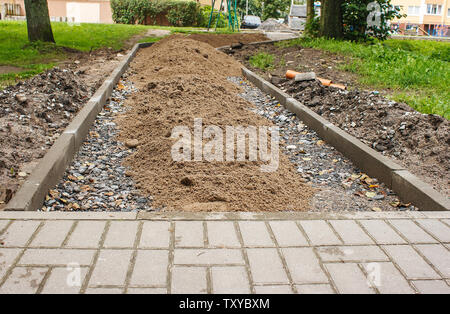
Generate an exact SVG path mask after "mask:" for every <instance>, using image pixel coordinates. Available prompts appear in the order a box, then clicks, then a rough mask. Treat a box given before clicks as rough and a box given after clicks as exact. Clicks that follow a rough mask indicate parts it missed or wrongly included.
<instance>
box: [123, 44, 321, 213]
mask: <svg viewBox="0 0 450 314" xmlns="http://www.w3.org/2000/svg"><path fill="white" fill-rule="evenodd" d="M131 68H132V73H133V75H132V77H131V80H132V81H134V82H136V85H137V87H138V88H139V89H140V91H139V92H138V93H136V94H134V95H133V96H132V98H131V99H129V100H128V101H127V104H126V105H127V106H129V108H128V111H127V113H126V114H124V115H122V116H121V117H120V118H119V119H118V121H117V122H118V126H119V128H120V130H121V132H120V138H119V139H120V140H121V141H123V142H126V141H130V140H137V142H138V143H139V145H138V147H137V151H136V153H135V154H133V155H132V156H131V157H129V158H128V159H127V161H126V166H129V167H130V168H131V171H130V175H131V176H132V177H133V179H134V180H135V182H136V183H137V186H138V188H140V189H141V190H142V191H143V192H144V193H146V194H149V195H152V196H153V207H155V208H164V209H168V210H186V211H227V210H233V211H239V210H242V211H275V210H307V209H309V207H310V200H311V197H312V196H313V194H314V190H313V189H312V188H311V187H310V186H308V185H305V184H303V183H302V182H301V178H300V176H299V175H298V174H297V173H296V170H295V169H294V167H293V165H292V164H291V163H290V162H289V160H288V159H287V157H286V156H284V155H283V154H282V153H281V152H280V155H279V157H280V161H279V167H278V170H277V171H274V172H262V171H261V167H260V166H261V165H262V164H263V162H262V161H260V160H259V159H258V161H252V162H250V161H241V162H225V161H223V162H221V161H212V162H208V161H181V162H180V161H174V160H173V158H172V155H171V149H172V146H173V145H174V144H175V143H176V142H177V141H178V139H173V138H171V135H172V130H173V128H174V127H176V126H186V127H188V128H189V130H190V132H191V134H193V130H194V118H201V119H202V122H203V128H204V127H205V126H207V125H215V126H218V127H220V128H221V129H222V130H224V131H225V127H226V126H238V125H240V126H244V127H245V126H256V127H259V126H271V125H272V124H271V122H269V121H267V120H265V119H263V118H261V117H258V116H257V115H256V114H254V113H252V112H250V111H249V109H248V108H249V107H251V106H252V105H251V104H250V103H248V102H247V101H245V100H244V99H242V98H241V97H239V96H238V93H239V92H240V89H239V88H238V87H237V86H236V85H234V84H233V83H231V82H229V81H227V77H228V76H239V75H241V72H240V64H239V63H238V62H237V61H235V60H234V59H232V58H230V57H228V56H227V55H225V54H223V53H220V52H218V51H216V50H215V49H214V48H212V47H211V46H210V45H208V44H205V43H201V42H198V41H194V40H191V39H187V38H186V37H182V36H171V37H168V38H166V39H163V40H162V41H160V42H158V43H156V44H155V45H154V46H152V47H150V48H147V49H143V50H141V51H140V52H139V53H138V55H137V57H136V58H135V60H134V61H133V63H132V65H131ZM224 133H225V132H224ZM224 138H225V135H224ZM208 141H209V140H208ZM208 141H207V140H204V141H203V143H204V144H205V143H206V142H208ZM269 147H270V146H269ZM247 153H248V151H247ZM192 155H193V154H192Z"/></svg>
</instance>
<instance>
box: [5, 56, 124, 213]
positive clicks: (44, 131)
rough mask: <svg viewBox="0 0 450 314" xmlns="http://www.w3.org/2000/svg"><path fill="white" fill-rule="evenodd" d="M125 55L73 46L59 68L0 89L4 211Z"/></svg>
mask: <svg viewBox="0 0 450 314" xmlns="http://www.w3.org/2000/svg"><path fill="white" fill-rule="evenodd" d="M124 54H125V52H122V54H118V53H117V52H116V51H113V50H112V49H101V50H98V51H94V52H91V53H84V52H79V51H77V52H74V53H71V52H70V51H69V52H68V53H67V59H66V60H64V61H63V62H61V63H60V64H59V65H58V67H56V68H53V69H52V70H49V71H46V72H44V73H41V74H39V75H36V76H34V77H33V78H31V79H28V80H25V81H22V82H19V83H17V84H16V85H13V86H9V87H7V88H5V89H4V90H0V210H1V209H2V207H4V205H5V203H7V202H8V199H9V198H10V196H12V195H13V194H14V192H15V190H16V189H17V188H18V187H19V186H20V185H21V184H22V182H23V181H24V180H25V179H26V178H27V175H29V174H30V173H31V172H32V170H33V169H34V167H35V166H36V165H37V164H38V162H39V159H40V158H42V157H43V156H44V154H45V153H46V151H47V149H49V148H50V147H51V145H52V144H53V143H54V141H55V140H56V139H57V138H58V135H59V134H60V133H61V132H62V131H63V130H64V128H65V127H66V126H67V125H68V124H69V122H70V121H71V119H72V118H73V117H74V116H75V114H76V113H77V112H78V111H79V109H80V108H81V107H82V106H83V104H84V103H86V101H87V100H88V99H89V97H90V96H92V94H93V93H94V92H95V90H96V89H97V88H98V87H99V86H100V85H101V83H102V82H103V79H104V77H105V76H106V75H109V73H111V71H112V70H113V69H114V68H115V67H116V66H117V62H118V61H119V60H120V59H121V58H123V56H124ZM5 195H7V197H5Z"/></svg>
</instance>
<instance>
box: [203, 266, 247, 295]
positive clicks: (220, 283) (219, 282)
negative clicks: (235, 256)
mask: <svg viewBox="0 0 450 314" xmlns="http://www.w3.org/2000/svg"><path fill="white" fill-rule="evenodd" d="M211 277H212V279H211V280H212V292H213V293H219V294H238V293H239V294H248V293H250V282H249V279H248V274H247V270H246V268H245V267H244V266H234V267H212V268H211Z"/></svg>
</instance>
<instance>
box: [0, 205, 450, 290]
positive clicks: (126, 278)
mask: <svg viewBox="0 0 450 314" xmlns="http://www.w3.org/2000/svg"><path fill="white" fill-rule="evenodd" d="M449 250H450V213H447V212H423V213H418V212H405V213H355V214H350V213H349V214H319V213H317V214H316V213H268V214H260V213H255V214H252V213H240V214H234V213H233V214H230V213H212V214H211V213H210V214H180V213H173V214H170V213H163V214H149V213H142V214H136V213H30V212H16V213H8V212H0V293H78V292H81V293H196V294H197V293H450V251H449ZM78 265H79V267H78Z"/></svg>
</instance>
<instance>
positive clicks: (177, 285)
mask: <svg viewBox="0 0 450 314" xmlns="http://www.w3.org/2000/svg"><path fill="white" fill-rule="evenodd" d="M171 293H173V294H184V293H186V294H205V293H207V282H206V268H204V267H180V266H175V267H174V268H173V270H172V286H171Z"/></svg>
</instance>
